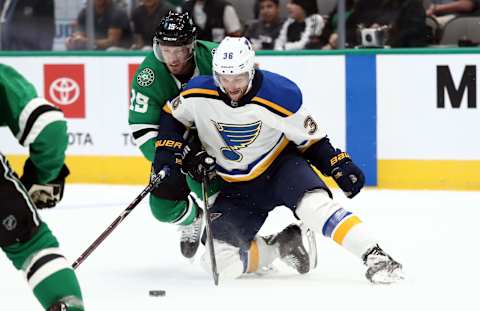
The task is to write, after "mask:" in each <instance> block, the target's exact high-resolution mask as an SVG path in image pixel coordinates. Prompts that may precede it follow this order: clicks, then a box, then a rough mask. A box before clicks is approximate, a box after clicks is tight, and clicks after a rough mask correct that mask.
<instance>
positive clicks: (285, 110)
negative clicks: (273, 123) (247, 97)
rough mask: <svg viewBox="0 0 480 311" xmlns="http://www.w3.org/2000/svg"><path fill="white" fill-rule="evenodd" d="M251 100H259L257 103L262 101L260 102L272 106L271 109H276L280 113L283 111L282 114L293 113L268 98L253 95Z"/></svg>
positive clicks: (288, 114)
mask: <svg viewBox="0 0 480 311" xmlns="http://www.w3.org/2000/svg"><path fill="white" fill-rule="evenodd" d="M252 101H257V102H259V103H262V104H264V105H265V106H268V107H270V108H272V109H273V110H276V111H278V112H280V113H283V114H284V115H286V116H287V117H289V116H291V115H293V112H291V111H289V110H287V109H285V108H283V107H282V106H280V105H277V104H275V103H274V102H271V101H269V100H266V99H263V98H261V97H257V96H255V97H254V98H252Z"/></svg>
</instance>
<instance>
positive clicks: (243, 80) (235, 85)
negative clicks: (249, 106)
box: [216, 72, 249, 101]
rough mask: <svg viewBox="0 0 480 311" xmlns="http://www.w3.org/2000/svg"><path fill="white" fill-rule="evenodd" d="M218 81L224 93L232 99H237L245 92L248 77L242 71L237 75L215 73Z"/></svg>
mask: <svg viewBox="0 0 480 311" xmlns="http://www.w3.org/2000/svg"><path fill="white" fill-rule="evenodd" d="M216 75H217V79H218V82H219V83H220V84H221V85H222V87H223V89H224V90H225V93H226V94H227V95H228V97H230V99H231V100H233V101H239V100H240V98H242V96H243V95H245V93H246V92H247V88H248V83H249V78H248V73H247V72H244V73H241V74H237V75H225V74H218V73H217V74H216Z"/></svg>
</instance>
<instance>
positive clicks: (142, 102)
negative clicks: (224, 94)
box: [128, 40, 218, 162]
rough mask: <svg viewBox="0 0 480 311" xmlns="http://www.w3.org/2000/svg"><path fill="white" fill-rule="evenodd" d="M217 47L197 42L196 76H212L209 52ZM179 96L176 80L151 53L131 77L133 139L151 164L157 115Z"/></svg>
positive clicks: (210, 53) (215, 44)
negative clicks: (167, 103)
mask: <svg viewBox="0 0 480 311" xmlns="http://www.w3.org/2000/svg"><path fill="white" fill-rule="evenodd" d="M217 45H218V44H217V43H213V42H208V41H200V40H198V41H196V45H195V50H194V57H195V64H196V68H195V75H211V74H212V57H213V55H212V49H214V48H215V47H216V46H217ZM179 93H180V85H178V81H176V79H174V77H173V76H172V75H171V74H170V73H169V71H168V69H167V67H166V66H165V64H164V63H162V62H161V61H159V60H158V59H157V58H156V57H155V55H154V53H153V52H150V53H149V54H148V55H147V56H146V57H145V59H144V61H143V62H142V64H141V65H140V66H139V68H138V69H137V71H136V73H135V76H134V78H133V81H132V89H131V94H130V110H129V116H128V123H129V124H130V128H131V131H132V134H133V138H134V139H135V142H136V144H137V146H138V147H139V148H140V150H141V151H142V153H143V155H144V156H145V157H146V158H147V159H148V160H149V161H150V162H152V161H153V158H154V156H155V139H156V137H157V128H158V125H159V119H160V112H161V111H162V108H163V106H164V105H165V103H166V102H167V100H169V99H171V98H173V97H175V96H177V95H178V94H179Z"/></svg>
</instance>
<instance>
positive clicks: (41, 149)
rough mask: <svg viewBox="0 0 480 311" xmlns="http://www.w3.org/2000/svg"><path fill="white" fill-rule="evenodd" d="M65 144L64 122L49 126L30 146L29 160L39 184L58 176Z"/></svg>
mask: <svg viewBox="0 0 480 311" xmlns="http://www.w3.org/2000/svg"><path fill="white" fill-rule="evenodd" d="M52 142H54V143H52ZM67 144H68V137H67V124H66V121H56V122H53V123H51V124H49V125H48V126H46V127H45V128H44V129H43V130H42V132H41V133H40V134H39V135H38V137H37V138H36V139H35V141H34V142H32V143H31V144H30V160H31V161H32V162H33V164H34V165H35V168H36V173H37V176H38V181H39V182H40V183H42V184H43V183H48V182H50V181H51V180H53V179H55V178H56V177H57V176H58V174H59V172H60V170H61V169H62V166H63V164H64V161H65V150H66V149H67Z"/></svg>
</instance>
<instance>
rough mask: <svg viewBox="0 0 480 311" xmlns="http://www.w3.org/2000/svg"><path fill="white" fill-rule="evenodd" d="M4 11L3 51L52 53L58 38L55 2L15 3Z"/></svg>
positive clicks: (1, 0)
mask: <svg viewBox="0 0 480 311" xmlns="http://www.w3.org/2000/svg"><path fill="white" fill-rule="evenodd" d="M6 4H8V3H7V1H6V0H0V11H1V12H3V10H4V9H5V10H6V11H5V14H6V15H5V17H6V21H5V23H4V24H3V25H2V42H1V44H2V50H51V49H52V46H53V39H54V37H55V5H54V0H13V1H11V2H10V5H9V6H8V7H5V5H6Z"/></svg>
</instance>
